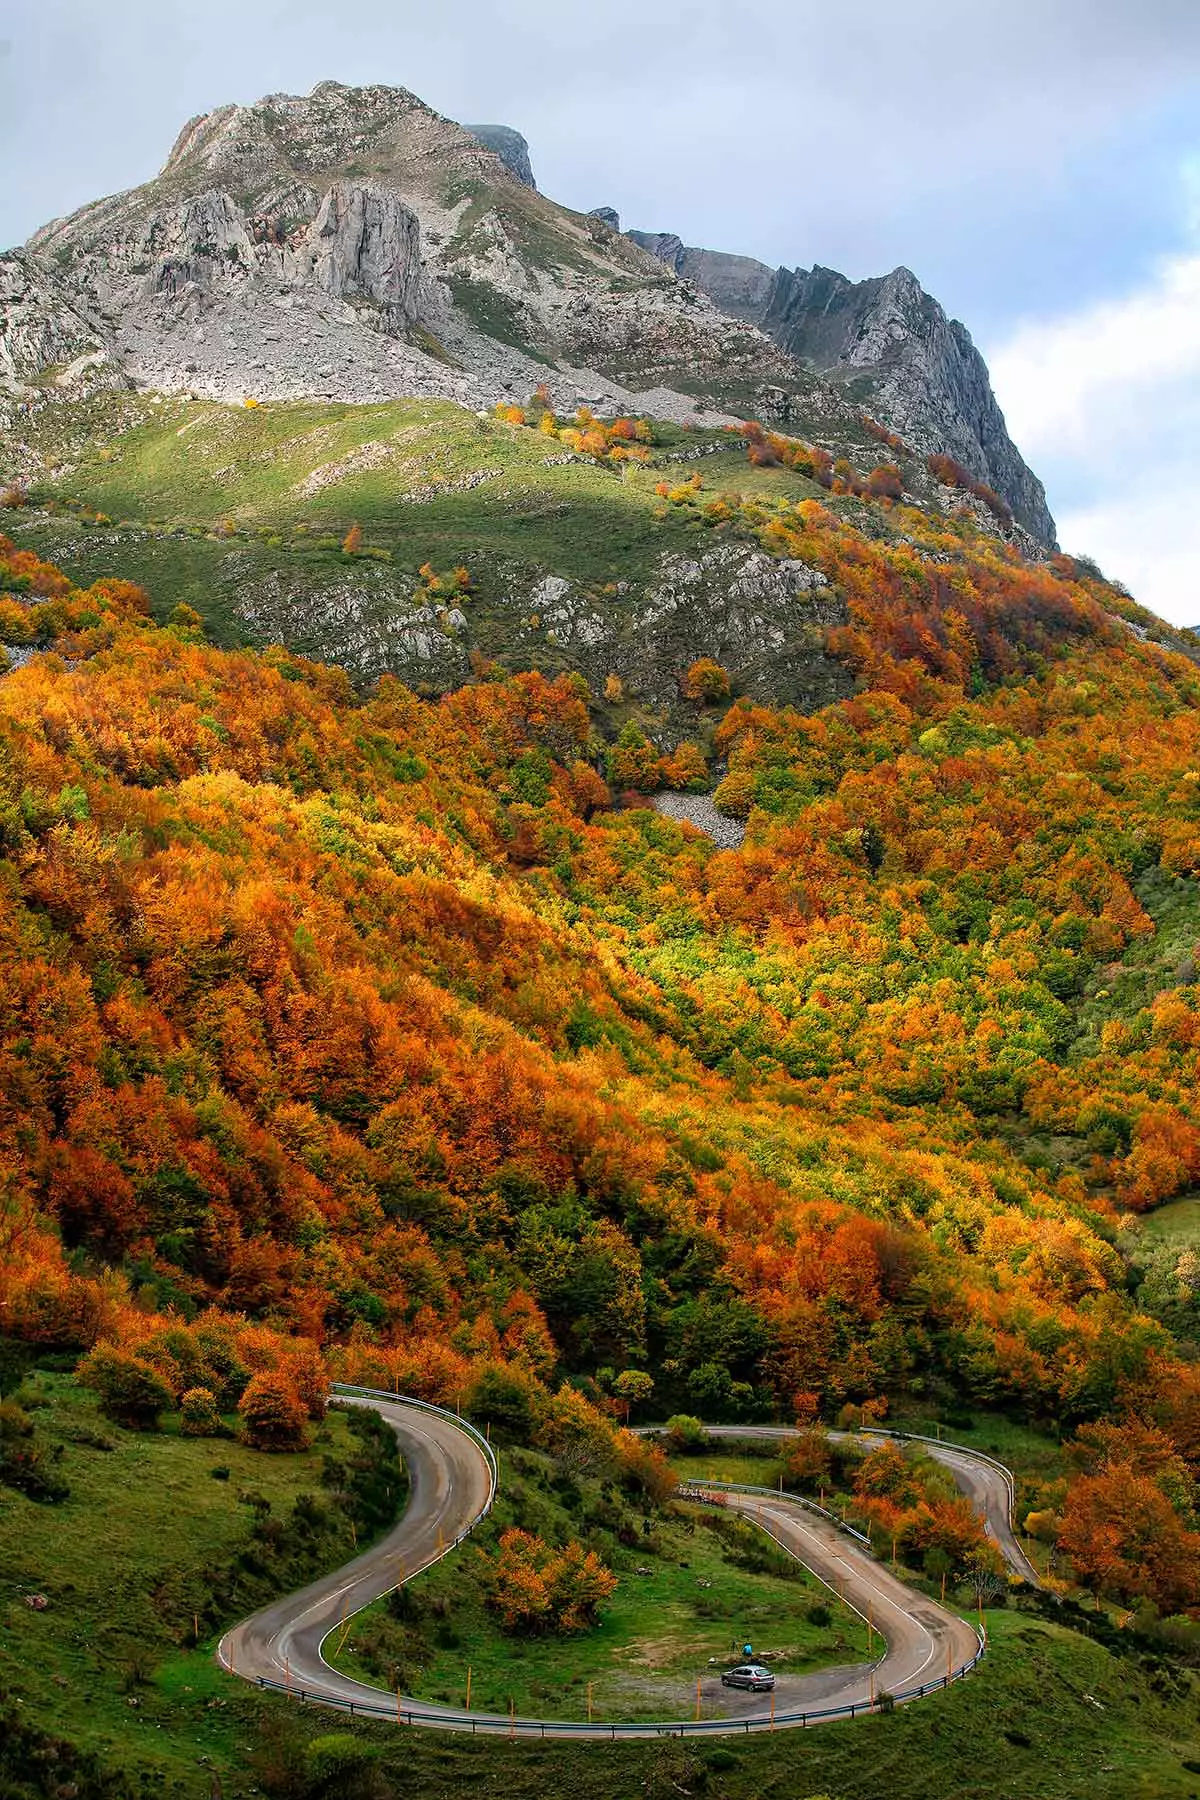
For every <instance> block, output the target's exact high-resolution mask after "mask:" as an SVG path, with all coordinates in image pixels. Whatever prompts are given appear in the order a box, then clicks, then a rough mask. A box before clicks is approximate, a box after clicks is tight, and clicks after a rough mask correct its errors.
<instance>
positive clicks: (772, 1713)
mask: <svg viewBox="0 0 1200 1800" xmlns="http://www.w3.org/2000/svg"><path fill="white" fill-rule="evenodd" d="M774 1729H775V1689H774V1688H772V1689H771V1730H772V1731H774Z"/></svg>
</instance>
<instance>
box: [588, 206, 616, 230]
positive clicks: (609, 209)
mask: <svg viewBox="0 0 1200 1800" xmlns="http://www.w3.org/2000/svg"><path fill="white" fill-rule="evenodd" d="M588 218H589V219H599V221H600V223H601V224H602V225H607V226H608V229H609V230H610V231H620V229H621V215H620V213H619V212H618V211H617V209H616V207H615V206H593V208H592V210H591V212H590V213H589V214H588Z"/></svg>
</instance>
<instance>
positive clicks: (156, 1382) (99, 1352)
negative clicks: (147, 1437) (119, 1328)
mask: <svg viewBox="0 0 1200 1800" xmlns="http://www.w3.org/2000/svg"><path fill="white" fill-rule="evenodd" d="M78 1373H79V1379H80V1381H81V1382H82V1383H83V1385H84V1386H85V1387H90V1388H92V1389H94V1391H95V1392H96V1393H97V1394H99V1396H100V1409H101V1411H102V1412H103V1413H104V1414H105V1416H106V1417H107V1418H110V1419H114V1420H115V1421H116V1423H117V1424H118V1425H127V1426H129V1428H130V1429H131V1430H133V1431H156V1430H157V1429H158V1418H159V1414H160V1413H161V1412H163V1411H165V1410H166V1409H167V1408H169V1407H170V1406H171V1404H172V1399H173V1396H172V1394H171V1390H170V1388H169V1387H168V1386H167V1384H166V1382H165V1381H164V1380H163V1378H162V1376H161V1375H160V1374H159V1373H158V1371H157V1369H154V1368H152V1367H151V1365H150V1364H149V1363H148V1362H146V1361H145V1360H144V1358H142V1357H140V1356H136V1355H134V1353H133V1352H132V1351H129V1350H118V1349H117V1348H116V1346H115V1345H114V1344H97V1345H96V1348H95V1349H94V1350H93V1351H92V1352H91V1353H90V1355H88V1356H85V1357H84V1359H83V1361H82V1362H81V1363H80V1365H79V1371H78Z"/></svg>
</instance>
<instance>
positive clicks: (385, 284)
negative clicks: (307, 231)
mask: <svg viewBox="0 0 1200 1800" xmlns="http://www.w3.org/2000/svg"><path fill="white" fill-rule="evenodd" d="M311 239H312V245H313V249H314V251H315V253H316V260H315V261H314V263H313V276H314V279H315V280H316V281H317V282H318V284H319V285H320V286H321V287H323V288H324V289H325V291H326V293H329V294H336V295H338V296H339V297H340V298H342V299H347V300H353V299H355V298H362V299H367V300H374V301H375V302H376V303H377V304H378V305H379V306H381V307H382V308H383V309H384V310H385V312H386V313H387V316H388V320H389V323H390V324H391V325H393V327H403V326H405V325H410V324H412V322H413V321H414V320H415V319H416V318H417V317H418V314H419V312H420V302H421V227H420V225H419V224H418V222H417V218H416V215H415V214H414V213H412V212H410V211H409V209H408V207H407V206H404V205H402V203H401V202H400V200H399V199H398V197H397V196H396V195H395V194H394V193H392V192H391V191H390V190H389V189H388V188H385V187H380V186H378V185H377V184H376V183H374V182H358V183H351V182H347V181H335V182H334V184H333V186H332V187H331V188H330V190H329V192H328V193H327V194H326V196H325V198H324V200H322V202H321V206H320V210H319V212H318V213H317V216H316V218H315V219H314V220H313V223H312V233H311Z"/></svg>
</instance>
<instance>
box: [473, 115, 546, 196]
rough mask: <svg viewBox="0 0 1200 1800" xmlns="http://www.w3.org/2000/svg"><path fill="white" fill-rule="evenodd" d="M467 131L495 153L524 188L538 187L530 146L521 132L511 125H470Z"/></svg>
mask: <svg viewBox="0 0 1200 1800" xmlns="http://www.w3.org/2000/svg"><path fill="white" fill-rule="evenodd" d="M467 130H468V131H469V132H470V133H471V136H472V137H473V138H477V139H478V140H479V142H480V143H481V144H483V145H484V146H485V148H486V149H488V150H494V151H495V153H496V155H497V156H498V157H499V158H500V161H501V162H502V163H503V164H504V166H505V168H506V169H507V170H508V172H509V174H510V175H515V176H516V178H517V180H518V181H519V182H520V183H521V185H522V186H523V187H527V188H536V187H537V182H536V181H535V180H534V179H533V164H532V163H531V162H530V160H529V145H528V144H527V143H526V141H525V139H524V138H523V137H522V136H521V134H520V132H519V131H514V130H513V128H512V126H511V125H468V126H467Z"/></svg>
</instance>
